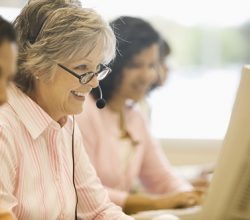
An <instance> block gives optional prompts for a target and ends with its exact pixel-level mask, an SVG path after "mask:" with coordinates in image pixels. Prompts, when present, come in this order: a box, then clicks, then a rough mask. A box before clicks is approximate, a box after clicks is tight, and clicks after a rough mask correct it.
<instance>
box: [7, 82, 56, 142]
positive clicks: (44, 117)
mask: <svg viewBox="0 0 250 220" xmlns="http://www.w3.org/2000/svg"><path fill="white" fill-rule="evenodd" d="M8 103H9V105H10V106H11V107H12V108H13V110H14V111H15V112H16V114H17V115H18V117H19V118H20V120H21V121H22V123H23V124H24V126H25V127H26V129H27V130H28V131H29V133H30V134H31V136H32V138H33V139H36V138H38V137H39V136H40V135H41V134H42V133H43V131H44V130H45V129H46V128H47V127H48V126H50V125H52V127H54V128H55V129H60V125H59V124H58V123H56V122H55V121H54V120H53V119H52V118H51V117H50V116H49V115H48V114H47V113H46V112H45V111H44V110H43V109H42V108H41V107H40V106H39V105H38V104H37V103H36V102H34V101H33V100H32V99H31V98H30V97H29V96H27V95H26V94H25V93H23V92H22V91H21V90H20V89H18V88H17V87H16V86H15V85H10V88H9V89H8Z"/></svg>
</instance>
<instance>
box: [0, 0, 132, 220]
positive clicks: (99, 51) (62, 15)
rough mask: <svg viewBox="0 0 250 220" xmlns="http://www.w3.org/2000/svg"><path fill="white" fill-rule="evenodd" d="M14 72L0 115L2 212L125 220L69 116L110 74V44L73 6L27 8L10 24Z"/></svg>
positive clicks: (43, 3)
mask: <svg viewBox="0 0 250 220" xmlns="http://www.w3.org/2000/svg"><path fill="white" fill-rule="evenodd" d="M14 24H15V28H16V30H17V32H18V45H19V49H20V51H19V57H18V58H19V68H18V73H17V75H16V77H15V84H14V85H12V86H11V88H10V90H9V100H8V102H7V104H5V105H4V106H3V107H2V108H1V109H0V167H1V175H0V210H3V211H5V212H9V213H13V218H14V217H16V218H18V219H25V220H29V219H30V220H34V219H36V220H39V219H62V220H63V219H65V220H70V219H72V220H73V219H76V218H77V217H78V218H81V219H84V220H87V219H96V220H99V219H109V220H110V219H114V220H115V219H131V218H130V217H128V216H126V215H125V214H123V213H122V212H121V209H120V208H119V207H118V206H115V205H114V204H113V203H111V202H110V200H109V198H108V194H107V192H106V191H105V190H104V188H103V186H102V185H101V183H100V181H99V179H98V178H97V176H96V174H95V171H94V168H93V167H92V166H91V165H90V162H89V159H88V157H87V154H86V152H85V151H84V147H83V146H82V139H81V135H80V132H79V129H78V128H77V126H76V125H75V123H74V118H72V117H70V116H69V115H74V114H78V113H80V112H81V111H82V104H83V102H84V100H85V97H86V96H87V95H88V93H89V92H90V91H91V89H92V88H94V87H96V86H97V85H98V80H101V79H103V78H104V77H105V76H106V75H107V74H108V73H109V72H110V70H109V69H108V68H107V67H106V66H105V63H108V62H109V61H110V60H111V59H112V58H113V56H114V51H115V38H114V35H113V32H112V30H111V29H110V28H109V26H108V24H107V23H105V22H104V21H103V20H102V19H101V17H100V16H99V15H98V14H97V13H96V12H95V11H93V10H90V9H83V8H81V7H79V5H78V2H76V1H72V2H70V1H66V0H65V1H63V0H55V1H50V0H39V1H31V2H30V3H28V5H27V6H25V8H24V9H23V10H22V12H21V14H20V15H19V16H18V18H17V19H16V21H15V22H14Z"/></svg>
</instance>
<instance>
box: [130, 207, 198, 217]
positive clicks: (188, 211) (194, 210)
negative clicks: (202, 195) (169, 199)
mask: <svg viewBox="0 0 250 220" xmlns="http://www.w3.org/2000/svg"><path fill="white" fill-rule="evenodd" d="M200 210H201V207H200V206H195V207H191V208H185V209H162V210H152V211H144V212H139V213H137V214H135V215H133V217H134V218H135V219H136V220H152V219H153V218H155V217H158V216H161V215H164V214H173V215H175V216H177V217H179V219H180V220H194V219H196V218H197V216H198V214H199V212H200Z"/></svg>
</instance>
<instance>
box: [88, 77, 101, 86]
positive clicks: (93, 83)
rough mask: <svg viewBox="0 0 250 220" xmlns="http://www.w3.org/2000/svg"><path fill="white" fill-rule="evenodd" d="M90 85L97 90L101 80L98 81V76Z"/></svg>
mask: <svg viewBox="0 0 250 220" xmlns="http://www.w3.org/2000/svg"><path fill="white" fill-rule="evenodd" d="M88 84H89V85H90V86H91V87H92V88H96V87H97V86H99V80H98V79H97V77H96V76H94V77H93V78H92V79H91V80H90V81H89V82H88Z"/></svg>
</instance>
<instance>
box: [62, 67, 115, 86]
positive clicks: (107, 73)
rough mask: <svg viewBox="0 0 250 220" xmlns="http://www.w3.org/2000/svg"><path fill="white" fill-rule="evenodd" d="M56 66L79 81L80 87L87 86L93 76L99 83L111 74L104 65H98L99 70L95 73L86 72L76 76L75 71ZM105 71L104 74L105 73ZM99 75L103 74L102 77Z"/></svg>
mask: <svg viewBox="0 0 250 220" xmlns="http://www.w3.org/2000/svg"><path fill="white" fill-rule="evenodd" d="M57 65H58V66H60V67H61V68H62V69H64V70H66V71H67V72H69V73H70V74H72V75H73V76H75V77H76V78H78V79H79V82H80V83H81V84H82V85H85V84H87V83H88V82H90V81H91V80H92V79H93V78H94V77H95V76H96V77H97V80H98V81H100V80H103V79H104V78H105V77H106V76H107V75H109V74H110V73H111V71H112V70H111V69H110V68H109V67H108V66H106V65H104V64H100V70H98V71H97V72H87V73H83V74H81V75H79V74H77V73H76V72H75V71H73V70H71V69H69V68H68V67H66V66H64V65H62V64H60V63H58V64H57ZM105 71H106V72H105ZM100 73H105V74H104V76H103V77H102V74H100ZM88 75H90V78H89V79H88V80H87V81H85V82H84V81H83V79H84V78H85V77H86V76H88ZM98 76H101V77H98Z"/></svg>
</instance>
